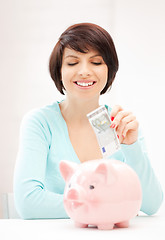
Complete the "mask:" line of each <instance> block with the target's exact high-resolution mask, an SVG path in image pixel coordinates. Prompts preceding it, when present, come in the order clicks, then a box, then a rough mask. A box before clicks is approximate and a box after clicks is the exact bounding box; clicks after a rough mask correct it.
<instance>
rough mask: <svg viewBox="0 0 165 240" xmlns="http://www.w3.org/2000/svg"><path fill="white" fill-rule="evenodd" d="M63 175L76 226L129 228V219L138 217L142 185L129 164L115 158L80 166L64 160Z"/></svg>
mask: <svg viewBox="0 0 165 240" xmlns="http://www.w3.org/2000/svg"><path fill="white" fill-rule="evenodd" d="M60 172H61V175H62V176H63V178H64V180H65V181H66V186H65V191H64V207H65V209H66V212H67V214H68V215H69V217H70V218H71V219H73V220H74V221H75V225H76V226H78V227H82V228H84V227H88V225H93V226H97V227H98V229H113V227H114V225H116V226H117V227H128V226H129V220H130V219H131V218H133V217H135V216H136V215H137V214H138V211H139V210H140V207H141V202H142V190H141V184H140V181H139V178H138V176H137V174H136V173H135V171H134V170H133V169H132V168H131V167H129V166H128V165H127V164H126V163H123V162H121V161H119V160H112V159H97V160H90V161H87V162H84V163H81V164H76V163H73V162H70V161H61V163H60Z"/></svg>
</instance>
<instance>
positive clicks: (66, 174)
mask: <svg viewBox="0 0 165 240" xmlns="http://www.w3.org/2000/svg"><path fill="white" fill-rule="evenodd" d="M77 166H78V164H77V163H74V162H70V161H64V160H62V161H61V162H60V165H59V169H60V173H61V175H62V177H63V178H64V180H65V182H67V181H69V179H70V178H71V176H72V175H73V174H74V172H75V171H76V169H77Z"/></svg>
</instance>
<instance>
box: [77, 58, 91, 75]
mask: <svg viewBox="0 0 165 240" xmlns="http://www.w3.org/2000/svg"><path fill="white" fill-rule="evenodd" d="M78 74H79V76H80V77H82V78H87V77H89V76H91V70H90V67H89V65H88V63H86V62H85V63H82V64H80V69H79V71H78Z"/></svg>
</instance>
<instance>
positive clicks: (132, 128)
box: [110, 105, 139, 145]
mask: <svg viewBox="0 0 165 240" xmlns="http://www.w3.org/2000/svg"><path fill="white" fill-rule="evenodd" d="M110 118H111V121H112V122H111V126H110V127H111V128H114V129H116V132H117V135H118V138H119V141H120V143H123V144H128V145H129V144H132V143H134V142H136V141H137V138H138V127H139V123H138V121H137V120H136V117H135V116H134V115H133V114H132V113H131V112H128V111H124V110H123V108H122V107H121V106H119V105H116V106H114V107H113V108H112V111H111V114H110Z"/></svg>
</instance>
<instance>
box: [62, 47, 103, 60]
mask: <svg viewBox="0 0 165 240" xmlns="http://www.w3.org/2000/svg"><path fill="white" fill-rule="evenodd" d="M84 55H86V56H89V57H92V56H101V54H100V53H99V52H98V51H97V50H94V49H92V48H89V50H88V51H87V52H86V53H82V52H79V51H76V50H74V49H71V48H67V47H66V48H65V49H64V52H63V57H64V58H66V57H69V56H77V57H80V56H84Z"/></svg>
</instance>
